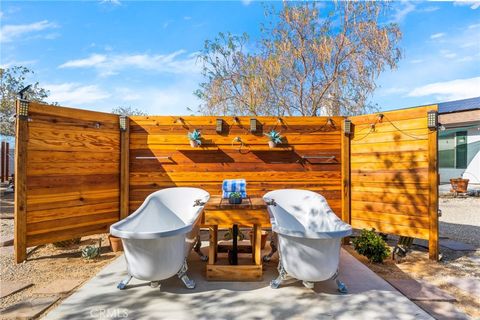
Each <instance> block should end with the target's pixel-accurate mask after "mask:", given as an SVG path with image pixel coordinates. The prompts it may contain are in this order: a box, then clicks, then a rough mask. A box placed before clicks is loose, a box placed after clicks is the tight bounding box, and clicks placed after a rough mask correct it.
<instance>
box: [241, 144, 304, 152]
mask: <svg viewBox="0 0 480 320" xmlns="http://www.w3.org/2000/svg"><path fill="white" fill-rule="evenodd" d="M245 148H246V149H249V150H250V151H252V152H255V151H261V152H269V151H273V152H282V151H290V152H291V151H295V148H294V147H293V146H288V145H286V146H277V147H275V148H270V147H269V146H265V147H261V146H255V147H252V148H249V147H245Z"/></svg>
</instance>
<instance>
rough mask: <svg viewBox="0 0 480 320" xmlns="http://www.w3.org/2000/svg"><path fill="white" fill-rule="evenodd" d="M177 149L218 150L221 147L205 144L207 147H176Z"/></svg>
mask: <svg viewBox="0 0 480 320" xmlns="http://www.w3.org/2000/svg"><path fill="white" fill-rule="evenodd" d="M176 150H177V151H218V150H220V148H218V147H211V146H205V147H197V148H192V147H179V148H177V149H176Z"/></svg>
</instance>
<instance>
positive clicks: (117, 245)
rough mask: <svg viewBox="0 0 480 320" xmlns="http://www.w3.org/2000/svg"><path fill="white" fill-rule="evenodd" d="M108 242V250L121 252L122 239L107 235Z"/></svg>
mask: <svg viewBox="0 0 480 320" xmlns="http://www.w3.org/2000/svg"><path fill="white" fill-rule="evenodd" d="M108 241H109V242H110V248H112V251H113V252H119V251H123V244H122V239H120V238H119V237H115V236H112V235H111V234H109V235H108Z"/></svg>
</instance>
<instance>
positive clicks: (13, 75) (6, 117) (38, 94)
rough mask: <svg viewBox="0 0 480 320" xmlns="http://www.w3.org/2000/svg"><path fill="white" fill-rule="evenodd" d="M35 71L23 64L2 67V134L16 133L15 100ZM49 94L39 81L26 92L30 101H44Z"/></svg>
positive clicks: (0, 91) (0, 82)
mask: <svg viewBox="0 0 480 320" xmlns="http://www.w3.org/2000/svg"><path fill="white" fill-rule="evenodd" d="M33 73H34V72H33V71H32V70H30V69H28V68H26V67H23V66H14V67H11V68H6V69H3V68H0V95H1V96H0V99H1V100H0V134H2V135H7V136H13V135H15V117H14V116H15V112H16V110H15V100H16V99H17V94H18V92H19V91H20V90H22V89H23V88H25V87H26V86H27V84H26V82H25V81H26V79H27V78H28V77H29V76H31V75H33ZM47 96H48V91H47V90H45V89H43V88H41V87H40V84H39V83H38V82H36V83H34V84H33V85H32V86H31V87H30V89H29V90H28V91H27V92H26V98H27V99H28V100H30V101H38V102H44V99H45V98H46V97H47Z"/></svg>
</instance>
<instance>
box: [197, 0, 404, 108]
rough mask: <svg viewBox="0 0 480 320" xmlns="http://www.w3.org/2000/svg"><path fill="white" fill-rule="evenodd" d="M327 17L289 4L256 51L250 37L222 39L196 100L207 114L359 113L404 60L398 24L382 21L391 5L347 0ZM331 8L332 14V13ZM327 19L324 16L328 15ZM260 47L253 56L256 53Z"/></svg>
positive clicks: (211, 48) (207, 52) (211, 46)
mask: <svg viewBox="0 0 480 320" xmlns="http://www.w3.org/2000/svg"><path fill="white" fill-rule="evenodd" d="M332 5H333V6H334V9H333V11H331V12H328V13H327V14H322V15H321V14H320V9H319V8H318V7H317V4H315V3H310V2H308V3H306V2H300V3H294V4H292V3H288V2H284V5H283V8H282V10H281V11H280V12H279V13H275V12H274V11H273V10H267V11H266V15H267V18H269V19H268V20H269V21H270V22H269V23H268V25H266V26H262V29H261V33H262V36H261V39H260V40H259V41H258V42H257V43H255V45H253V46H252V47H251V48H250V50H249V52H246V50H245V46H246V45H247V44H248V36H247V35H245V34H244V35H242V36H235V35H231V34H228V33H227V34H224V33H220V34H219V36H218V37H217V38H215V39H214V40H212V41H206V42H205V47H204V49H203V51H202V52H201V53H200V55H199V58H200V60H201V61H202V62H203V75H204V77H205V79H206V81H205V82H204V83H201V84H200V88H199V89H198V90H197V91H196V92H195V94H196V95H197V96H198V97H199V98H200V99H202V100H203V103H202V105H201V106H200V111H201V112H202V113H205V114H237V115H242V114H245V115H246V114H251V115H279V116H281V115H305V116H319V115H338V114H343V115H347V114H359V113H362V112H364V111H366V110H365V109H367V108H368V107H369V106H368V105H367V99H368V97H369V95H370V94H371V93H372V92H373V91H374V90H375V88H376V84H375V80H376V78H377V77H378V75H379V74H380V73H381V72H382V71H383V70H384V69H385V68H386V67H389V68H395V67H396V65H397V62H398V61H399V59H400V57H401V52H400V49H399V47H398V42H399V40H400V38H401V32H400V30H399V28H398V26H397V25H396V24H393V23H388V24H385V23H381V22H380V20H381V18H382V17H383V16H384V15H385V13H386V12H387V11H388V4H387V3H385V2H375V1H366V2H363V1H340V2H336V3H334V4H332ZM325 10H327V9H325ZM322 13H323V12H322ZM252 48H253V50H252Z"/></svg>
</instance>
